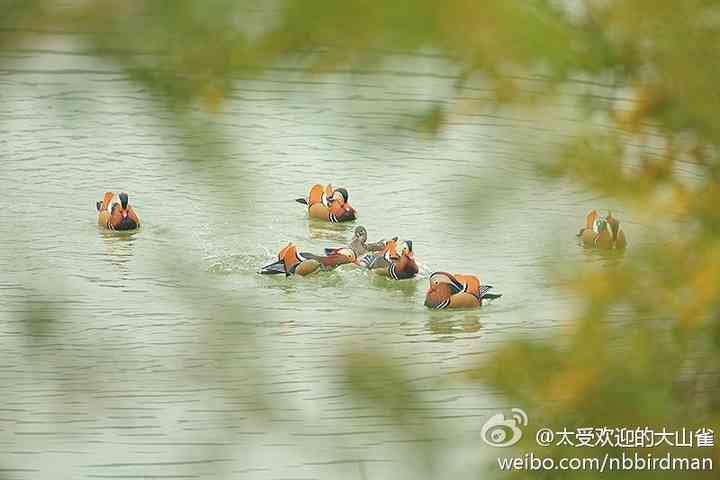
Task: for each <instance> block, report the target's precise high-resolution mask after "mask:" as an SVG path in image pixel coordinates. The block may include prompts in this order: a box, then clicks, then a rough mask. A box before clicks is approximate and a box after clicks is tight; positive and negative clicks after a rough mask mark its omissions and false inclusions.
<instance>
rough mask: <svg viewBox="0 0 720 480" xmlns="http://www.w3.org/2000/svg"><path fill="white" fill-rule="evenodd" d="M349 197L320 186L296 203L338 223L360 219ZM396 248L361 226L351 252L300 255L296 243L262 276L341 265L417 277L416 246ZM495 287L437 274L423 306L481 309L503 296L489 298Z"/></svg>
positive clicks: (391, 275) (468, 277)
mask: <svg viewBox="0 0 720 480" xmlns="http://www.w3.org/2000/svg"><path fill="white" fill-rule="evenodd" d="M348 198H349V194H348V191H347V189H345V188H334V187H333V186H332V185H327V186H325V187H323V186H322V185H320V184H316V185H313V186H312V188H311V189H310V193H309V194H308V196H307V198H299V199H297V200H296V201H297V202H298V203H301V204H303V205H306V206H307V208H308V215H309V216H310V217H312V218H317V219H321V220H326V221H329V222H332V223H338V222H346V221H352V220H355V219H356V218H357V211H356V210H355V209H354V208H353V207H352V206H351V205H350V204H349V203H348ZM398 248H399V247H398V237H394V238H392V239H390V240H388V241H387V242H385V241H379V242H375V243H370V244H369V243H367V230H365V227H362V226H359V227H357V228H356V229H355V233H354V235H353V239H352V241H351V242H350V244H349V245H348V246H347V247H340V248H326V249H325V254H324V255H315V254H312V253H307V252H299V251H298V249H297V247H296V246H295V245H294V244H293V243H289V244H288V245H287V246H286V247H284V248H283V249H281V250H280V252H279V253H278V260H277V261H275V262H273V263H271V264H269V265H266V266H264V267H262V268H261V269H260V272H259V273H262V274H285V276H290V275H301V276H305V275H309V274H311V273H314V272H317V271H320V270H331V269H333V268H335V267H337V266H340V265H346V264H355V265H358V266H361V267H364V268H366V269H368V270H370V271H372V272H373V273H375V274H378V275H382V276H385V277H388V278H392V279H394V280H404V279H411V278H415V276H416V275H417V274H418V272H419V269H418V266H417V263H416V262H415V256H414V252H413V244H412V242H411V241H410V240H406V241H405V242H402V248H401V250H400V252H398ZM491 288H492V287H491V286H489V285H482V284H481V283H480V280H479V279H478V278H477V277H476V276H473V275H458V274H451V273H448V272H433V273H432V274H431V275H430V287H429V288H428V290H427V292H426V295H425V306H427V307H429V308H433V309H439V310H440V309H446V308H478V307H480V306H481V305H482V300H483V299H494V298H499V297H500V296H501V295H499V294H492V293H489V290H490V289H491Z"/></svg>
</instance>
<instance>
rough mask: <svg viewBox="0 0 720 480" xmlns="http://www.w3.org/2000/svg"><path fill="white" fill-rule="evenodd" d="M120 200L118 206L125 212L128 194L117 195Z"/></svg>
mask: <svg viewBox="0 0 720 480" xmlns="http://www.w3.org/2000/svg"><path fill="white" fill-rule="evenodd" d="M118 197H119V198H120V206H121V207H122V209H123V210H127V208H128V194H127V192H122V193H121V194H120V195H118Z"/></svg>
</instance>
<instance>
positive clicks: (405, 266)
mask: <svg viewBox="0 0 720 480" xmlns="http://www.w3.org/2000/svg"><path fill="white" fill-rule="evenodd" d="M395 263H396V268H397V270H398V271H399V272H402V273H405V274H407V275H417V273H418V272H419V269H418V266H417V263H415V254H414V253H413V250H412V241H410V240H406V241H405V247H404V248H403V249H402V253H401V254H400V258H398V259H397V260H396V262H395Z"/></svg>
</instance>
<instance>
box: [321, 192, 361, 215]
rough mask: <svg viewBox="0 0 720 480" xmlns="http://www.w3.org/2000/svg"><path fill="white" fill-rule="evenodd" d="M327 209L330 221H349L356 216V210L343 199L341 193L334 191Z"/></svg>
mask: <svg viewBox="0 0 720 480" xmlns="http://www.w3.org/2000/svg"><path fill="white" fill-rule="evenodd" d="M338 190H340V189H338ZM336 192H337V190H336ZM328 210H329V212H328V215H329V216H330V221H331V222H336V223H337V222H349V221H352V220H355V219H356V218H357V211H356V210H355V209H354V208H353V207H352V205H350V204H349V203H347V201H345V200H344V197H343V196H342V194H337V193H336V194H335V195H334V196H333V201H332V202H331V203H330V207H329V208H328Z"/></svg>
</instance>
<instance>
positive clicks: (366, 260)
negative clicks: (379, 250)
mask: <svg viewBox="0 0 720 480" xmlns="http://www.w3.org/2000/svg"><path fill="white" fill-rule="evenodd" d="M360 265H362V266H363V267H365V268H368V269H370V270H374V269H376V268H387V267H388V266H389V265H390V262H388V261H387V260H385V259H384V258H383V257H381V256H379V255H365V256H364V257H363V258H362V259H361V260H360Z"/></svg>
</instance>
